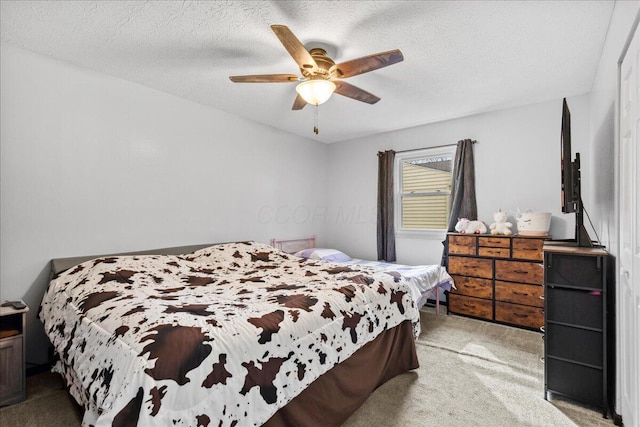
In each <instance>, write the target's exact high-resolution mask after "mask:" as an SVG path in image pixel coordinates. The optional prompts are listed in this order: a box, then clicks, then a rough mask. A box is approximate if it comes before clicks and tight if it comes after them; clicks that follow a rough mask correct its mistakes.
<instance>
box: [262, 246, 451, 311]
mask: <svg viewBox="0 0 640 427" xmlns="http://www.w3.org/2000/svg"><path fill="white" fill-rule="evenodd" d="M271 246H273V247H275V248H278V249H280V250H282V251H285V252H287V253H290V254H293V255H296V256H299V257H301V258H307V259H315V260H321V261H329V262H337V263H341V264H344V265H357V266H360V267H364V268H366V269H371V270H372V271H383V272H387V273H392V274H398V275H400V276H402V277H403V278H404V279H405V280H406V282H407V285H408V286H409V288H410V289H411V296H412V298H413V301H414V304H415V306H416V307H418V308H421V307H422V306H423V305H424V304H425V303H426V302H427V300H428V299H429V298H433V299H434V300H435V306H436V313H440V291H443V292H444V291H447V292H448V291H450V290H451V289H452V288H453V289H455V284H454V282H453V278H452V277H451V276H450V275H449V273H448V272H447V270H446V268H445V267H443V266H441V265H402V264H395V263H387V262H381V261H371V260H364V259H358V258H351V257H350V256H349V255H347V254H345V253H343V252H341V251H339V250H337V249H330V248H318V247H317V240H316V237H315V236H312V237H308V238H303V239H291V240H286V239H272V240H271Z"/></svg>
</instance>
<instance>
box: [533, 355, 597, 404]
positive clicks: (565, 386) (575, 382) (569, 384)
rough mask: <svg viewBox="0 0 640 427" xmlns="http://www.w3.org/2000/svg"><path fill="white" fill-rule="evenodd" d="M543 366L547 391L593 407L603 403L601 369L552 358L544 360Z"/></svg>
mask: <svg viewBox="0 0 640 427" xmlns="http://www.w3.org/2000/svg"><path fill="white" fill-rule="evenodd" d="M544 365H545V370H546V378H547V388H548V389H549V391H554V392H558V393H563V394H566V395H568V396H571V397H574V398H577V399H580V400H582V401H585V402H588V403H591V404H594V405H602V404H603V403H604V392H603V385H604V380H603V375H602V369H597V368H593V367H590V366H583V365H577V364H575V363H571V362H566V361H564V360H559V359H555V358H552V357H547V358H545V361H544Z"/></svg>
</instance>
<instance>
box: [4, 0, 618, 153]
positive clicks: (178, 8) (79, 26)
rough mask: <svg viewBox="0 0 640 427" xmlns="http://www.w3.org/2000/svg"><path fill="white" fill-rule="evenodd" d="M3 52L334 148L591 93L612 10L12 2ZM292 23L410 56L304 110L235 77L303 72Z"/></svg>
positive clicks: (558, 5)
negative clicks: (51, 61) (350, 94)
mask: <svg viewBox="0 0 640 427" xmlns="http://www.w3.org/2000/svg"><path fill="white" fill-rule="evenodd" d="M0 4H1V10H0V12H1V36H2V41H3V42H7V43H11V44H14V45H17V46H20V47H23V48H25V49H28V50H32V51H35V52H39V53H42V54H44V55H49V56H51V57H54V58H57V59H60V60H64V61H68V62H71V63H74V64H77V65H80V66H83V67H87V68H90V69H93V70H96V71H99V72H103V73H106V74H109V75H112V76H117V77H120V78H123V79H126V80H130V81H133V82H137V83H140V84H142V85H145V86H148V87H152V88H156V89H159V90H161V91H164V92H168V93H171V94H174V95H177V96H180V97H183V98H186V99H190V100H193V101H196V102H199V103H202V104H205V105H210V106H212V107H215V108H218V109H220V110H224V111H227V112H230V113H233V114H237V115H239V116H242V117H246V118H248V119H251V120H255V121H257V122H260V123H264V124H267V125H269V126H273V127H276V128H279V129H283V130H285V131H288V132H292V133H294V134H298V135H301V136H304V137H307V138H312V139H316V140H319V141H322V142H337V141H342V140H347V139H352V138H356V137H361V136H365V135H371V134H376V133H380V132H385V131H390V130H395V129H401V128H405V127H410V126H415V125H420V124H425V123H432V122H435V121H440V120H445V119H451V118H456V117H462V116H467V115H470V114H475V113H481V112H485V111H492V110H497V109H502V108H507V107H514V106H518V105H525V104H530V103H536V102H542V101H547V100H550V99H558V98H562V97H564V96H572V95H578V94H583V93H587V92H589V91H590V90H591V86H592V83H593V79H594V77H595V73H596V69H597V65H598V60H599V58H600V53H601V50H602V46H603V44H604V40H605V36H606V32H607V28H608V25H609V21H610V18H611V15H612V12H613V7H614V2H612V1H566V2H565V1H517V2H516V1H509V2H507V1H497V2H493V1H468V2H466V1H157V2H156V1H51V2H48V1H43V2H40V1H16V2H14V1H5V0H3V1H2V2H1V3H0ZM271 24H283V25H287V26H288V27H289V28H290V29H291V30H292V31H293V32H294V34H295V35H296V36H297V37H298V38H299V39H300V41H302V43H304V44H305V45H308V44H309V43H313V42H320V43H324V44H328V45H330V46H332V47H333V52H331V53H333V54H334V55H333V59H334V60H335V61H336V62H343V61H346V60H349V59H355V58H359V57H361V56H365V55H369V54H372V53H377V52H381V51H386V50H391V49H396V48H397V49H400V50H401V51H402V52H403V54H404V58H405V60H404V61H403V62H401V63H399V64H396V65H393V66H390V67H386V68H382V69H379V70H376V71H373V72H370V73H366V74H362V75H359V76H354V77H351V78H349V79H347V80H346V81H348V82H349V83H352V84H355V85H356V86H358V87H361V88H362V89H365V90H367V91H369V92H372V93H373V94H375V95H377V96H379V97H380V98H382V100H381V101H380V102H378V103H377V104H374V105H369V104H365V103H362V102H358V101H355V100H352V99H349V98H345V97H342V96H339V95H333V96H332V98H331V99H330V100H329V101H328V102H327V103H325V104H323V105H321V106H320V107H319V122H320V123H319V124H320V133H319V134H318V135H315V134H314V133H313V131H312V130H313V112H314V108H313V107H311V106H307V107H306V108H304V109H303V110H302V111H292V110H291V105H292V103H293V100H294V98H295V94H296V93H295V84H237V83H232V82H231V81H229V79H228V76H230V75H243V74H270V73H293V74H299V70H298V69H297V66H296V64H295V62H294V61H293V59H292V58H291V57H290V56H289V54H288V53H287V51H286V50H285V49H284V47H283V46H282V44H281V43H280V41H279V40H278V38H277V37H276V36H275V34H274V33H273V32H272V31H271V29H270V25H271Z"/></svg>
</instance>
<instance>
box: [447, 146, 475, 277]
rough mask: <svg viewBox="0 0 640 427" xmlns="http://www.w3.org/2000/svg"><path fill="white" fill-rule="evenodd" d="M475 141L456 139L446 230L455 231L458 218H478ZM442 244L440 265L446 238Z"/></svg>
mask: <svg viewBox="0 0 640 427" xmlns="http://www.w3.org/2000/svg"><path fill="white" fill-rule="evenodd" d="M474 143H475V141H472V140H470V139H463V140H462V141H458V148H457V149H456V157H455V158H454V160H453V176H452V177H451V211H450V212H449V221H448V224H447V231H449V232H452V231H455V226H456V223H457V222H458V218H469V219H472V220H475V219H478V205H477V204H476V176H475V175H476V173H475V166H474V165H473V144H474ZM442 244H443V245H444V250H443V251H442V260H441V264H442V265H447V257H448V255H449V248H448V246H447V240H446V239H445V240H444V241H443V242H442Z"/></svg>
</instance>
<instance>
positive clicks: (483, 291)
mask: <svg viewBox="0 0 640 427" xmlns="http://www.w3.org/2000/svg"><path fill="white" fill-rule="evenodd" d="M451 277H453V282H454V283H455V285H456V289H451V293H456V294H462V295H467V296H472V297H478V298H487V299H491V298H493V287H492V286H491V279H478V278H477V277H465V276H455V275H453V276H451Z"/></svg>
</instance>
